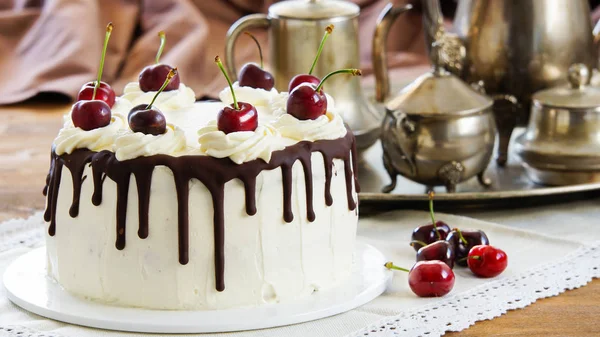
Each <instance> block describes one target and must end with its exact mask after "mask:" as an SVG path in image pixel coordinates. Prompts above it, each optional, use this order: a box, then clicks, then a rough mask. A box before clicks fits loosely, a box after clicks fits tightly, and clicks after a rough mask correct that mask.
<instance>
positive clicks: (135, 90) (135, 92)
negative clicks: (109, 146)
mask: <svg viewBox="0 0 600 337" xmlns="http://www.w3.org/2000/svg"><path fill="white" fill-rule="evenodd" d="M155 95H156V91H148V92H144V91H142V89H140V85H139V83H138V82H130V83H128V84H127V85H126V86H125V89H124V90H123V96H121V99H124V100H127V101H129V102H130V103H131V105H132V106H136V105H138V104H150V102H151V101H152V99H153V98H154V96H155ZM195 101H196V94H195V93H194V91H193V90H192V89H191V88H189V87H186V86H185V84H183V83H181V84H179V89H177V90H170V91H163V92H161V93H160V95H158V97H157V98H156V101H155V102H154V104H153V105H154V106H156V107H157V108H158V109H159V110H161V111H162V112H166V111H173V110H179V109H184V108H188V107H191V106H192V105H194V102H195ZM119 112H120V110H119Z"/></svg>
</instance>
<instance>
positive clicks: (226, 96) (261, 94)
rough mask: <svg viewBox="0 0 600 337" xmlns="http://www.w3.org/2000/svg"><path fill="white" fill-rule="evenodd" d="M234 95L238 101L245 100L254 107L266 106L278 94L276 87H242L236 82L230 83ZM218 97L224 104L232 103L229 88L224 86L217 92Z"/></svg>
mask: <svg viewBox="0 0 600 337" xmlns="http://www.w3.org/2000/svg"><path fill="white" fill-rule="evenodd" d="M232 86H233V90H234V91H235V96H236V98H237V100H238V101H239V102H246V103H250V104H252V105H254V106H255V107H268V106H270V102H271V100H272V99H273V97H275V96H277V95H279V92H278V91H277V89H275V88H273V89H271V90H269V91H267V90H265V89H260V88H252V87H243V86H240V85H239V83H238V82H234V83H233V84H232ZM219 99H220V100H221V101H222V102H223V103H224V104H225V105H230V104H232V103H233V96H232V95H231V89H230V88H229V87H226V88H225V89H223V90H222V91H221V92H220V93H219Z"/></svg>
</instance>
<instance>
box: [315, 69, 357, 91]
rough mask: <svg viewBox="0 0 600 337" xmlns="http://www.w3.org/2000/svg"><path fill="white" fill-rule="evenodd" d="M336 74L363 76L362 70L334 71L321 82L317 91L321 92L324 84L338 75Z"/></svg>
mask: <svg viewBox="0 0 600 337" xmlns="http://www.w3.org/2000/svg"><path fill="white" fill-rule="evenodd" d="M336 74H351V75H352V76H361V75H362V72H361V71H360V69H340V70H336V71H332V72H330V73H329V74H327V75H325V77H323V79H322V80H321V82H319V85H318V86H317V88H316V89H315V91H316V92H319V90H321V87H323V83H325V81H326V80H327V79H328V78H330V77H331V76H333V75H336Z"/></svg>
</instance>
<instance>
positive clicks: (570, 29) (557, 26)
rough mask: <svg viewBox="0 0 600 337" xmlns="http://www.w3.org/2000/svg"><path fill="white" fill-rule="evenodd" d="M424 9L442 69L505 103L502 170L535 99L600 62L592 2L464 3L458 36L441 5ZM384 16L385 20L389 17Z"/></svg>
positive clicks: (500, 112)
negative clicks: (574, 69) (575, 70)
mask: <svg viewBox="0 0 600 337" xmlns="http://www.w3.org/2000/svg"><path fill="white" fill-rule="evenodd" d="M422 5H423V22H424V26H425V32H426V40H427V41H426V43H427V45H430V43H431V42H432V41H437V42H439V43H441V45H442V49H443V53H442V54H443V56H442V57H441V59H442V65H443V66H444V67H445V68H446V69H447V70H449V71H451V72H453V73H454V74H456V75H457V76H459V77H460V78H462V79H463V80H465V81H466V82H467V83H479V84H480V85H483V87H485V91H486V92H487V93H488V94H489V95H491V96H492V97H494V96H495V97H497V98H499V100H501V101H500V102H499V103H498V104H496V103H495V104H494V113H495V115H496V122H497V125H498V129H499V136H500V137H499V147H498V155H497V162H498V164H500V165H504V164H505V163H506V160H507V151H508V143H509V140H510V136H511V134H512V130H513V129H514V127H515V126H516V125H517V124H526V122H527V119H528V118H527V117H528V113H529V105H530V101H531V95H532V94H533V93H534V92H536V91H539V90H541V89H544V88H548V87H554V86H556V85H560V84H566V82H567V69H568V68H569V66H570V65H572V64H574V63H583V64H585V65H586V66H587V67H588V68H590V69H593V68H595V67H596V65H597V63H598V54H597V42H598V40H599V36H598V33H599V32H600V26H598V25H597V26H596V28H595V29H594V33H592V25H591V22H590V8H589V3H588V1H587V0H504V1H500V0H460V1H458V7H457V10H456V15H455V18H454V25H453V30H454V32H453V33H449V32H446V31H445V29H444V26H443V18H442V15H441V10H440V4H439V1H438V0H422ZM386 10H387V12H386ZM386 10H384V12H383V13H382V17H386V18H391V17H392V16H393V15H391V14H390V13H391V12H392V11H393V10H391V9H389V8H388V9H386ZM376 74H377V73H376ZM379 77H380V78H383V77H382V76H379ZM382 85H383V84H382ZM511 103H512V104H511Z"/></svg>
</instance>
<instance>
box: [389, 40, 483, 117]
mask: <svg viewBox="0 0 600 337" xmlns="http://www.w3.org/2000/svg"><path fill="white" fill-rule="evenodd" d="M431 53H432V55H431V56H432V57H431V59H432V63H433V65H434V68H433V71H432V72H429V73H425V74H423V75H421V76H419V77H418V78H417V79H416V80H415V81H414V82H412V83H411V84H409V85H408V86H406V87H405V88H404V89H403V90H402V91H401V92H400V94H399V95H398V96H397V97H395V98H392V99H391V100H389V101H388V103H387V104H386V109H387V110H388V111H390V112H393V111H398V112H402V113H406V114H409V115H411V114H412V115H420V116H429V117H444V116H450V115H452V116H461V115H470V114H473V113H477V112H480V111H482V110H484V109H486V108H488V107H490V106H492V104H493V103H494V101H493V100H492V99H491V98H489V97H488V96H486V95H483V94H481V93H479V92H478V91H476V90H475V89H473V88H472V87H471V86H469V85H467V84H466V83H465V82H463V81H462V80H461V79H459V78H458V77H456V76H454V75H453V74H451V73H450V72H448V71H446V70H445V69H444V68H443V67H442V66H441V65H440V59H441V55H440V53H441V47H440V44H439V43H438V42H434V43H433V44H432V46H431Z"/></svg>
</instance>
